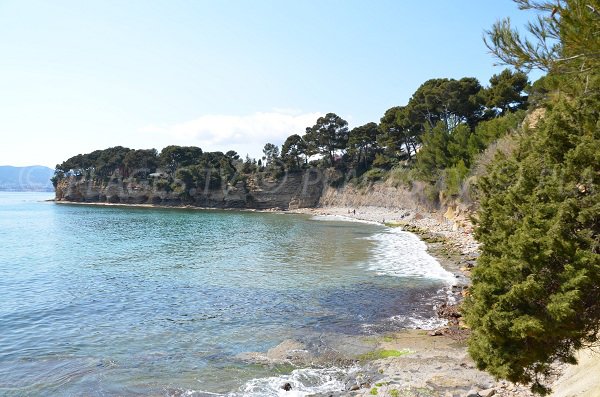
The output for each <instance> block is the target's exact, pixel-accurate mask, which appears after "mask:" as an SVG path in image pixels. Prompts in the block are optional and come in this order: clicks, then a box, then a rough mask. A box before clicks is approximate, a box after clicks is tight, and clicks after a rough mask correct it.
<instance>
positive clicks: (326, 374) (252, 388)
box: [228, 367, 359, 397]
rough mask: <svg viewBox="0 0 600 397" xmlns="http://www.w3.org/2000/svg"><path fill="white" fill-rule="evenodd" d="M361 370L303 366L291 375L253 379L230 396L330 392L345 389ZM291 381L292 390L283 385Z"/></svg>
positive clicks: (300, 395) (296, 395)
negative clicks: (348, 381) (286, 389)
mask: <svg viewBox="0 0 600 397" xmlns="http://www.w3.org/2000/svg"><path fill="white" fill-rule="evenodd" d="M357 371H359V368H358V367H352V368H337V367H332V368H302V369H295V370H294V371H292V373H291V374H289V375H281V376H272V377H269V378H258V379H252V380H250V381H248V382H246V384H245V385H244V386H242V387H241V388H240V391H239V392H235V393H231V394H229V395H228V396H229V397H242V396H243V397H272V396H285V397H303V396H309V395H312V394H317V393H328V392H335V391H341V390H344V389H345V386H346V385H345V384H344V381H345V380H346V379H347V378H348V376H351V375H352V374H353V373H355V372H357ZM286 383H289V384H290V385H291V387H292V389H291V390H290V391H285V390H283V388H282V386H283V385H285V384H286Z"/></svg>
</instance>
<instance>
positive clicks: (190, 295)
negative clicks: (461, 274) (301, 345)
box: [0, 193, 452, 396]
mask: <svg viewBox="0 0 600 397" xmlns="http://www.w3.org/2000/svg"><path fill="white" fill-rule="evenodd" d="M49 198H51V195H49V194H43V193H42V194H41V193H0V241H1V242H2V247H1V249H0V395H8V396H22V395H32V396H33V395H52V396H80V395H81V396H83V395H85V396H122V395H125V396H129V395H134V396H137V395H140V396H141V395H144V396H145V395H207V394H208V393H219V394H227V393H229V392H239V393H241V394H244V393H243V390H250V389H249V388H248V387H247V386H248V384H249V382H250V383H252V382H256V379H262V378H265V377H269V376H286V374H288V373H289V371H291V368H287V369H282V368H275V367H269V366H261V365H256V364H248V363H245V362H243V361H241V360H239V359H238V358H237V355H238V354H240V353H243V352H251V351H266V350H267V349H269V348H271V347H273V346H276V345H277V344H279V343H280V342H282V341H283V340H285V339H297V340H302V341H308V342H310V341H314V340H318V339H319V337H320V336H322V335H328V336H329V337H331V335H334V336H335V335H339V336H340V338H343V337H344V336H347V335H368V334H370V333H377V332H383V331H386V330H390V329H397V328H402V327H414V326H416V325H419V324H421V323H423V322H427V321H428V319H429V318H430V317H431V316H432V315H433V304H434V302H435V300H436V299H437V297H439V295H440V289H441V288H443V287H444V286H446V285H448V282H449V281H450V280H451V278H452V276H451V275H450V274H448V273H447V272H445V271H444V270H443V269H441V268H440V267H439V265H438V264H437V262H435V261H434V260H433V259H432V258H431V257H429V256H428V255H427V254H426V253H425V250H424V245H423V244H422V243H421V242H420V241H419V240H418V239H417V238H416V237H415V236H414V235H411V234H408V233H404V232H399V231H397V230H391V229H387V228H385V227H383V226H380V225H375V224H366V223H358V222H345V221H341V220H339V219H335V218H333V219H332V218H311V217H308V216H303V215H289V214H272V213H253V212H234V211H199V210H183V209H145V208H123V207H99V206H80V205H59V204H54V203H51V202H43V201H42V200H44V199H49ZM286 371H287V372H286ZM252 379H255V381H252ZM253 390H254V392H253V393H255V394H256V395H260V394H261V392H260V390H258V391H256V390H255V389H253ZM248 393H250V392H247V394H248ZM263 395H269V393H268V392H267V391H264V392H263Z"/></svg>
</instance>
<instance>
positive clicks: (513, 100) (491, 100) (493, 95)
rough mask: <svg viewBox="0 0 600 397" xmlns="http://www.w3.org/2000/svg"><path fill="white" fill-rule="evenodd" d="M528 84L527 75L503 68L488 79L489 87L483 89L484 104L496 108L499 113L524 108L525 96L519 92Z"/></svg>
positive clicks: (525, 103)
mask: <svg viewBox="0 0 600 397" xmlns="http://www.w3.org/2000/svg"><path fill="white" fill-rule="evenodd" d="M527 85H528V80H527V75H526V74H525V73H523V72H513V71H511V70H510V69H504V70H503V71H502V72H501V73H500V74H495V75H493V76H492V78H491V79H490V87H489V88H487V89H486V90H485V93H484V96H485V105H486V106H487V107H488V108H491V109H497V110H498V111H499V112H500V113H502V114H506V113H508V112H512V111H516V110H519V109H524V108H525V107H526V105H527V98H526V97H524V96H523V95H522V94H521V93H522V92H523V91H524V90H525V88H526V87H527Z"/></svg>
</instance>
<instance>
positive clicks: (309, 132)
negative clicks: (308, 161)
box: [303, 113, 348, 165]
mask: <svg viewBox="0 0 600 397" xmlns="http://www.w3.org/2000/svg"><path fill="white" fill-rule="evenodd" d="M303 139H304V140H305V141H306V142H307V146H308V148H309V149H311V148H312V150H313V151H315V152H316V153H320V154H322V155H323V156H325V158H326V159H327V160H328V163H329V165H333V163H334V155H335V153H336V152H337V151H338V150H345V149H346V147H347V144H348V122H347V121H346V120H344V119H342V118H341V117H340V116H338V115H337V114H335V113H327V114H326V115H325V116H323V117H319V118H318V119H317V122H316V123H315V125H314V126H313V127H312V128H307V129H306V135H305V136H304V137H303ZM309 153H310V150H309Z"/></svg>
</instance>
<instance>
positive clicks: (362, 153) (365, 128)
mask: <svg viewBox="0 0 600 397" xmlns="http://www.w3.org/2000/svg"><path fill="white" fill-rule="evenodd" d="M378 132H379V127H378V126H377V124H376V123H367V124H365V125H362V126H360V127H356V128H353V129H352V130H351V131H350V133H349V138H348V154H349V155H350V157H351V158H352V162H353V163H354V164H355V165H356V166H361V168H362V169H366V168H367V167H368V166H369V163H370V162H372V161H373V153H374V152H375V150H377V133H378Z"/></svg>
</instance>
